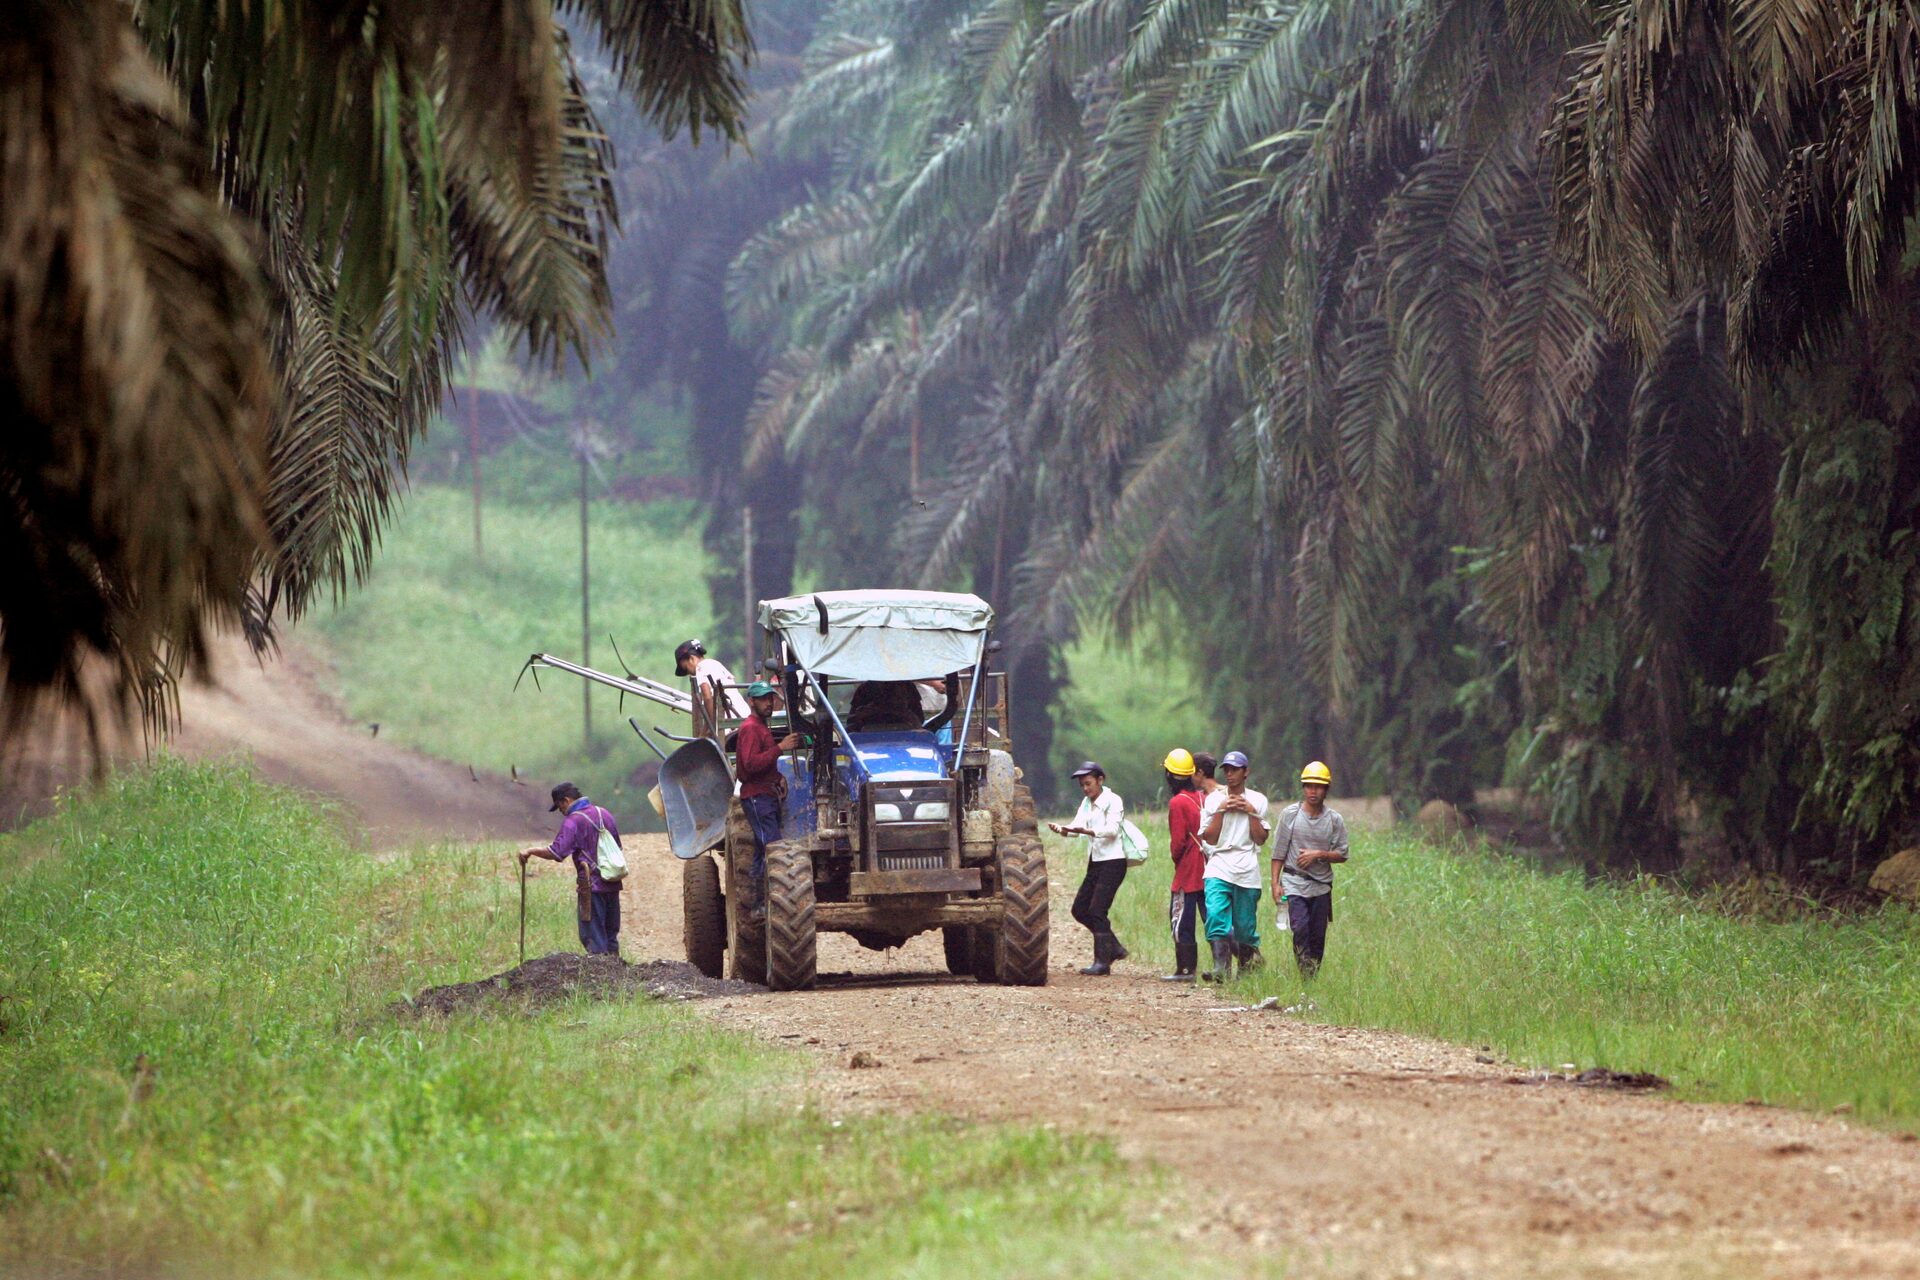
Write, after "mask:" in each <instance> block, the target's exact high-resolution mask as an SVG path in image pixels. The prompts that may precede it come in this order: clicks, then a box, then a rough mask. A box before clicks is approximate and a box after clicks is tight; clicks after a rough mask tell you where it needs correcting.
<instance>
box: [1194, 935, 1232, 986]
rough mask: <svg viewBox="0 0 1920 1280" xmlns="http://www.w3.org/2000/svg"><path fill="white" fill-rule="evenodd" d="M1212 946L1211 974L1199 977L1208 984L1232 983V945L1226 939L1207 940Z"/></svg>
mask: <svg viewBox="0 0 1920 1280" xmlns="http://www.w3.org/2000/svg"><path fill="white" fill-rule="evenodd" d="M1207 941H1208V942H1210V943H1212V944H1213V972H1212V973H1208V974H1203V975H1201V976H1202V977H1204V978H1205V979H1206V980H1207V981H1208V982H1222V983H1224V982H1232V981H1233V943H1232V942H1231V941H1229V940H1228V939H1226V938H1209V939H1207Z"/></svg>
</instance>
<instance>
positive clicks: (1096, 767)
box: [1073, 760, 1107, 778]
mask: <svg viewBox="0 0 1920 1280" xmlns="http://www.w3.org/2000/svg"><path fill="white" fill-rule="evenodd" d="M1090 773H1097V774H1099V775H1100V776H1101V777H1103V778H1104V777H1106V776H1107V771H1106V770H1105V769H1102V768H1101V767H1100V764H1099V762H1098V761H1095V760H1087V761H1084V762H1082V763H1081V765H1080V767H1079V768H1078V769H1075V770H1074V771H1073V776H1074V777H1076V778H1084V777H1086V776H1087V775H1088V774H1090Z"/></svg>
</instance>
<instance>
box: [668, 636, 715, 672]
mask: <svg viewBox="0 0 1920 1280" xmlns="http://www.w3.org/2000/svg"><path fill="white" fill-rule="evenodd" d="M695 655H698V656H700V657H702V658H704V657H706V656H707V646H705V645H703V644H701V643H700V642H699V641H698V640H682V641H681V642H680V643H679V644H677V645H675V646H674V647H673V661H674V665H675V666H678V665H679V664H680V663H682V662H685V661H686V660H687V659H688V658H690V657H693V656H695Z"/></svg>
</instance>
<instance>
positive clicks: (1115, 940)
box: [1107, 932, 1127, 964]
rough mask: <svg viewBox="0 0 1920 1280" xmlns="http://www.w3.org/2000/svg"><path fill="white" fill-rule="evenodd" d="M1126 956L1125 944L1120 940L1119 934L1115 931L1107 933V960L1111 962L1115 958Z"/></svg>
mask: <svg viewBox="0 0 1920 1280" xmlns="http://www.w3.org/2000/svg"><path fill="white" fill-rule="evenodd" d="M1126 958H1127V946H1126V944H1125V943H1124V942H1122V941H1120V935H1119V934H1117V933H1111V932H1110V933H1108V934H1107V962H1108V963H1109V964H1111V963H1112V962H1113V961H1115V960H1125V959H1126Z"/></svg>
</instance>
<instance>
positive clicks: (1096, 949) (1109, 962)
mask: <svg viewBox="0 0 1920 1280" xmlns="http://www.w3.org/2000/svg"><path fill="white" fill-rule="evenodd" d="M1112 936H1113V935H1111V934H1106V933H1096V934H1094V935H1093V963H1092V964H1090V965H1088V966H1087V967H1086V968H1084V969H1082V970H1081V971H1080V972H1081V973H1084V974H1086V975H1087V976H1088V977H1089V978H1104V977H1106V976H1107V975H1108V974H1110V973H1112V972H1113V950H1112V948H1110V947H1109V946H1108V945H1107V940H1108V939H1109V938H1111V937H1112Z"/></svg>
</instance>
